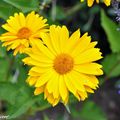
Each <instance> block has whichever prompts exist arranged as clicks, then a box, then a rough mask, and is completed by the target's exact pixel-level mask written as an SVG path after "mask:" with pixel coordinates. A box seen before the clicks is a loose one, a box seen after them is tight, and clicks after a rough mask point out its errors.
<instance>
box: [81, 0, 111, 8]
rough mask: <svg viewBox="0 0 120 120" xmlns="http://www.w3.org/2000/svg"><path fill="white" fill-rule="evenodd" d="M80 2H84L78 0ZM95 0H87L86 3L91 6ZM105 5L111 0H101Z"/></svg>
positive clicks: (97, 0)
mask: <svg viewBox="0 0 120 120" xmlns="http://www.w3.org/2000/svg"><path fill="white" fill-rule="evenodd" d="M80 1H81V2H84V0H80ZM94 1H95V0H87V5H88V6H89V7H91V6H92V5H93V3H94ZM96 2H97V3H99V0H96ZM103 2H104V3H105V5H106V6H109V5H110V4H111V0H103Z"/></svg>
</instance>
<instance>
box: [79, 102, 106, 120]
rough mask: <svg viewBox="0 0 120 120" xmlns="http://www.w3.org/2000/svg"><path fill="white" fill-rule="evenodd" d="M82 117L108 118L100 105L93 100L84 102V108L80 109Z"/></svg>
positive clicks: (94, 119) (88, 119)
mask: <svg viewBox="0 0 120 120" xmlns="http://www.w3.org/2000/svg"><path fill="white" fill-rule="evenodd" d="M80 117H81V118H82V120H107V118H106V116H105V114H104V113H103V111H102V110H101V109H100V107H99V106H97V105H96V104H95V103H94V102H92V101H87V102H85V103H84V105H83V107H82V110H81V111H80Z"/></svg>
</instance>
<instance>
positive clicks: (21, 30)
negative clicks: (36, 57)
mask: <svg viewBox="0 0 120 120" xmlns="http://www.w3.org/2000/svg"><path fill="white" fill-rule="evenodd" d="M46 22H47V19H43V17H42V16H39V14H35V12H34V11H33V12H31V13H29V14H28V15H27V16H26V17H25V16H24V14H23V13H15V14H14V16H10V17H9V19H8V20H7V23H5V24H4V25H2V27H3V28H4V29H5V30H6V31H7V32H6V33H4V34H2V35H1V36H0V40H1V41H2V42H4V43H3V46H7V50H10V49H14V55H16V54H17V53H18V52H20V53H23V51H24V48H28V47H29V46H30V45H31V41H35V40H36V39H38V38H40V35H41V33H43V32H46V31H47V29H46V26H47V24H46Z"/></svg>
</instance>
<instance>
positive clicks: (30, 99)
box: [0, 0, 120, 120]
mask: <svg viewBox="0 0 120 120" xmlns="http://www.w3.org/2000/svg"><path fill="white" fill-rule="evenodd" d="M33 10H34V11H36V12H37V13H39V14H40V15H43V16H44V17H46V18H47V19H48V23H49V24H57V25H63V24H64V25H66V26H67V27H68V28H69V30H70V32H71V33H72V32H74V31H75V30H77V29H78V28H80V30H81V33H82V34H83V33H85V32H88V33H89V35H91V36H92V40H93V41H94V40H97V41H98V46H97V47H99V48H101V52H102V53H103V56H104V58H103V59H102V60H101V61H99V62H100V63H101V64H102V65H103V70H104V73H105V74H104V75H103V76H101V77H99V81H100V87H99V89H98V90H97V91H95V94H92V95H89V98H88V99H86V100H85V101H84V102H78V101H77V100H76V99H75V98H74V97H73V96H72V95H71V96H70V102H69V104H68V105H67V106H64V105H63V104H61V103H60V104H59V105H57V106H56V107H54V108H53V107H51V106H50V105H49V104H48V103H47V101H45V100H44V99H43V95H39V96H34V95H33V90H34V89H33V88H32V87H30V86H28V85H27V83H26V82H25V80H26V78H27V72H28V70H29V68H28V67H27V66H24V65H23V63H22V62H21V60H22V58H24V55H17V56H16V57H13V55H12V51H9V52H6V48H4V47H2V45H1V43H0V116H1V115H8V116H9V117H8V118H9V119H11V120H120V90H119V89H120V31H119V30H118V28H119V24H118V23H117V22H116V15H115V12H114V8H113V7H112V6H110V7H106V6H105V5H104V4H103V3H100V4H94V6H93V7H91V8H89V7H87V5H86V2H83V3H80V2H79V0H0V26H1V25H2V24H4V23H5V20H6V19H8V18H9V16H10V15H13V14H14V13H15V12H20V11H21V12H23V13H25V14H27V13H29V12H31V11H33ZM3 32H4V30H3V29H2V28H0V34H2V33H3Z"/></svg>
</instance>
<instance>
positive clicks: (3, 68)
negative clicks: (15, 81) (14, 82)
mask: <svg viewBox="0 0 120 120" xmlns="http://www.w3.org/2000/svg"><path fill="white" fill-rule="evenodd" d="M8 72H9V61H8V60H5V58H0V81H5V80H7V77H8Z"/></svg>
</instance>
